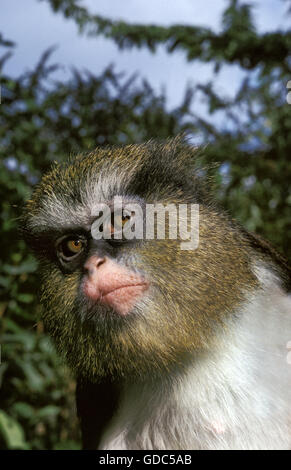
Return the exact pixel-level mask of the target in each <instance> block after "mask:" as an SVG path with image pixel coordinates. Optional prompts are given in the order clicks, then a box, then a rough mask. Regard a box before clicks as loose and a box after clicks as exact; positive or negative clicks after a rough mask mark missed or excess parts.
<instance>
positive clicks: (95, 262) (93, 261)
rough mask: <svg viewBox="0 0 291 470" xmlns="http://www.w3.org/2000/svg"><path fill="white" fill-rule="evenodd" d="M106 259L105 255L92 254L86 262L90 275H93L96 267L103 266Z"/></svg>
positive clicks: (86, 269)
mask: <svg viewBox="0 0 291 470" xmlns="http://www.w3.org/2000/svg"><path fill="white" fill-rule="evenodd" d="M105 261H106V257H105V256H103V257H101V256H90V258H89V259H88V260H87V261H86V263H85V264H84V270H85V271H87V273H88V274H89V275H93V274H94V272H95V271H96V269H98V268H100V266H102V264H104V263H105Z"/></svg>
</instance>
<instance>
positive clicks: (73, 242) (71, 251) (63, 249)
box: [57, 237, 86, 261]
mask: <svg viewBox="0 0 291 470" xmlns="http://www.w3.org/2000/svg"><path fill="white" fill-rule="evenodd" d="M85 245H86V243H85V240H84V239H83V238H80V237H66V238H63V239H61V240H60V241H59V243H58V245H57V252H58V254H59V256H61V258H62V259H64V260H65V261H68V260H71V259H72V258H75V257H76V256H78V255H79V254H80V253H81V252H82V251H83V250H84V248H85Z"/></svg>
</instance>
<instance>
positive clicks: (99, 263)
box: [96, 258, 105, 268]
mask: <svg viewBox="0 0 291 470" xmlns="http://www.w3.org/2000/svg"><path fill="white" fill-rule="evenodd" d="M103 263H105V258H98V259H97V260H96V266H97V268H99V267H100V266H101V265H102V264H103Z"/></svg>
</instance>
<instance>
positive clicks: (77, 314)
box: [23, 140, 251, 378]
mask: <svg viewBox="0 0 291 470" xmlns="http://www.w3.org/2000/svg"><path fill="white" fill-rule="evenodd" d="M192 160H193V150H191V149H190V148H189V147H188V146H187V145H185V144H183V142H181V141H179V140H172V141H169V142H166V143H165V144H154V143H149V144H143V145H135V146H125V147H122V148H115V149H103V150H96V151H95V152H94V153H91V154H87V155H85V156H80V157H77V158H76V159H75V161H73V162H72V163H68V164H67V165H64V166H58V165H57V166H55V167H54V168H53V169H52V171H51V172H50V173H48V174H47V175H45V176H44V177H43V179H42V181H41V183H40V185H39V186H38V187H37V188H36V190H35V192H34V194H33V196H32V199H31V200H30V201H29V202H28V203H27V208H26V212H25V214H24V217H23V228H24V233H25V236H26V239H27V241H28V242H29V244H30V245H31V246H32V248H33V249H34V251H35V253H36V255H37V256H38V258H39V261H40V275H41V302H42V304H43V320H44V324H45V327H46V329H47V331H48V332H49V333H50V334H51V335H52V336H53V338H54V339H55V342H56V345H57V347H58V349H59V350H60V351H61V352H62V353H63V354H64V355H65V357H66V358H67V361H68V362H69V364H70V365H71V367H72V368H73V369H75V370H76V371H77V373H78V374H81V375H85V376H87V377H90V378H96V377H100V376H105V375H113V376H127V377H132V376H137V375H142V376H144V375H145V374H151V375H153V374H154V373H156V372H158V373H159V374H160V373H161V372H162V371H165V370H167V369H168V368H169V367H172V366H174V365H175V364H177V363H181V362H183V363H185V356H187V354H188V353H189V352H190V351H191V352H193V350H194V349H197V348H203V347H210V343H211V338H212V337H215V332H216V331H217V329H218V326H219V325H221V323H223V315H222V312H223V314H224V313H225V312H227V311H229V310H231V309H232V308H233V306H234V305H235V304H237V303H238V302H239V300H240V299H241V297H242V288H243V286H242V282H241V281H240V280H237V276H235V273H236V272H237V271H240V272H243V273H244V278H245V280H246V283H248V285H250V284H251V282H249V281H250V277H251V274H250V270H249V267H248V265H247V262H246V261H245V256H244V254H243V252H242V249H240V251H238V250H233V249H232V248H233V246H234V245H236V244H239V242H238V241H237V240H236V237H235V236H234V234H233V233H232V232H231V230H229V224H228V223H227V222H226V221H225V220H224V218H223V217H221V216H220V215H219V214H218V213H217V211H216V210H215V209H213V206H212V205H210V204H209V203H208V196H207V191H205V188H204V185H203V183H202V182H201V181H200V178H199V177H198V176H197V174H196V173H195V171H194V169H193V161H192ZM116 196H118V197H122V198H123V200H124V201H126V202H127V203H128V202H130V203H132V204H133V203H134V204H135V203H138V204H139V206H140V207H141V214H142V215H141V224H142V226H143V225H144V223H145V220H146V218H145V217H146V216H145V207H146V204H156V203H162V204H164V205H167V204H169V203H170V204H174V205H175V204H179V203H182V204H190V203H194V204H199V205H200V244H199V247H198V249H197V250H195V251H194V252H193V251H183V250H181V247H180V240H179V239H169V238H165V239H157V237H155V236H154V237H152V238H151V239H150V240H148V239H146V237H144V236H143V237H140V238H139V239H122V238H117V239H115V238H114V236H112V237H110V236H109V238H107V239H96V238H95V237H94V236H93V232H92V226H93V225H94V224H95V222H96V220H97V219H98V217H96V213H95V209H96V204H103V205H104V204H105V205H107V206H108V207H109V208H110V207H112V204H113V201H114V198H115V197H116ZM122 210H123V209H122ZM107 219H108V217H107ZM107 219H106V220H107ZM129 219H130V215H128V213H125V214H124V213H123V212H121V218H120V219H119V225H120V226H122V224H123V223H124V221H129ZM110 220H111V215H110V217H109V223H108V224H109V233H110ZM218 226H219V230H217V227H218ZM115 229H116V227H115V226H113V235H114V233H115ZM222 246H224V247H225V249H222ZM227 248H229V252H228V253H227ZM226 253H227V256H228V269H227V270H226V269H225V265H226V264H225V256H226ZM238 266H239V267H238ZM215 276H217V279H220V281H223V282H222V283H221V284H220V285H218V283H217V281H216V278H215Z"/></svg>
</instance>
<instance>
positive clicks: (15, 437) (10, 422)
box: [0, 410, 30, 450]
mask: <svg viewBox="0 0 291 470" xmlns="http://www.w3.org/2000/svg"><path fill="white" fill-rule="evenodd" d="M0 432H1V435H2V436H3V438H4V440H5V442H6V445H7V448H8V449H21V450H28V449H30V447H29V445H28V444H27V442H26V441H25V436H24V432H23V429H22V427H21V426H20V424H19V423H18V422H17V421H15V420H14V419H13V418H11V417H10V416H8V415H7V414H6V413H5V411H3V410H0Z"/></svg>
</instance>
